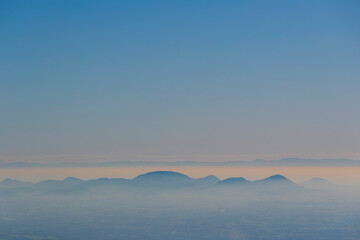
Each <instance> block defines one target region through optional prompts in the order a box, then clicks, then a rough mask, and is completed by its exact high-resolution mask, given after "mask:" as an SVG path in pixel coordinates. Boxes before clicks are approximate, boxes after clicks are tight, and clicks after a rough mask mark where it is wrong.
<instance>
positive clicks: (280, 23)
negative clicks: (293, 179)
mask: <svg viewBox="0 0 360 240" xmlns="http://www.w3.org/2000/svg"><path fill="white" fill-rule="evenodd" d="M359 43H360V2H359V1H351V0H349V1H325V0H323V1H317V0H314V1H106V0H105V1H1V3H0V52H1V54H0V74H1V76H0V78H1V79H0V81H1V82H0V83H1V85H0V111H1V113H2V114H1V121H0V123H1V124H0V132H1V134H0V158H1V159H3V160H6V161H15V160H17V161H19V160H22V161H30V160H36V161H42V162H47V161H85V160H89V161H103V160H137V159H141V160H149V159H150V160H154V159H161V160H169V161H173V160H211V161H213V160H219V161H221V160H235V159H249V160H250V159H254V158H264V159H274V158H280V157H286V156H300V157H316V158H322V157H336V158H337V157H349V158H358V159H360V147H359V146H360V128H359V122H360V111H359V107H358V106H359V103H360V95H359V92H360V67H359V63H360V44H359Z"/></svg>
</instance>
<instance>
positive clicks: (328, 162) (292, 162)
mask: <svg viewBox="0 0 360 240" xmlns="http://www.w3.org/2000/svg"><path fill="white" fill-rule="evenodd" d="M133 166H150V167H157V166H244V167H247V166H255V167H256V166H259V167H261V166H274V167H277V166H310V167H311V166H314V167H315V166H359V167H360V160H350V159H303V158H283V159H280V160H262V159H255V160H252V161H224V162H220V161H219V162H201V161H175V162H166V161H109V162H82V163H76V162H69V163H32V162H4V161H2V162H0V168H41V167H52V168H67V167H71V168H81V167H94V168H96V167H133Z"/></svg>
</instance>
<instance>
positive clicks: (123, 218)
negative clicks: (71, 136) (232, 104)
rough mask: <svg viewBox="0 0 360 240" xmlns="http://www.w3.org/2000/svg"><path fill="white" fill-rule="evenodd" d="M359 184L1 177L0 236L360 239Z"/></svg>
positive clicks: (12, 239)
mask: <svg viewBox="0 0 360 240" xmlns="http://www.w3.org/2000/svg"><path fill="white" fill-rule="evenodd" d="M359 222H360V194H359V191H357V188H353V187H347V186H346V185H341V184H336V183H332V182H330V181H327V180H325V179H322V178H314V179H311V180H309V181H306V182H303V183H301V184H299V183H295V182H293V181H292V180H291V179H288V178H287V177H286V176H282V175H273V176H267V177H266V178H263V179H257V180H253V181H250V180H247V179H245V178H242V177H232V178H226V179H223V180H221V179H219V178H217V177H216V176H214V175H209V176H207V177H203V178H191V177H188V176H187V175H184V174H181V173H177V172H171V171H158V172H150V173H146V174H142V175H139V176H137V177H135V178H131V179H125V178H100V179H93V180H81V179H78V178H73V177H68V178H65V179H64V180H44V181H40V182H37V183H29V182H21V181H17V180H14V179H6V180H4V181H2V182H1V183H0V239H6V240H20V239H22V240H24V239H33V240H35V239H37V240H46V239H65V240H66V239H69V240H70V239H71V240H76V239H90V240H91V239H94V240H95V239H109V240H112V239H114V240H115V239H157V240H158V239H179V240H180V239H181V240H182V239H214V240H215V239H244V240H248V239H249V240H250V239H269V240H270V239H272V240H273V239H291V240H293V239H304V240H305V239H306V240H308V239H327V240H329V239H330V240H331V239H334V240H335V239H336V240H338V239H342V240H344V239H345V240H346V239H360V226H359Z"/></svg>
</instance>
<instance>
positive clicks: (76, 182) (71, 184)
mask: <svg viewBox="0 0 360 240" xmlns="http://www.w3.org/2000/svg"><path fill="white" fill-rule="evenodd" d="M11 185H13V188H12V187H11ZM9 186H10V187H9ZM1 189H6V190H9V189H10V190H12V189H14V190H16V189H20V191H23V192H35V193H45V194H59V193H60V194H63V193H66V194H69V193H82V192H84V191H85V192H86V191H95V192H104V191H110V192H112V193H115V192H122V191H139V192H149V191H150V192H157V191H162V190H177V189H208V190H211V189H225V190H226V189H233V190H246V191H248V190H256V191H258V190H261V191H264V190H265V191H268V192H271V191H272V192H277V191H279V190H281V191H285V192H291V191H294V190H300V189H303V187H301V186H299V185H297V184H296V183H294V182H292V181H291V180H289V179H288V178H286V177H284V176H282V175H279V174H277V175H273V176H270V177H267V178H264V179H259V180H255V181H249V180H247V179H245V178H242V177H230V178H227V179H224V180H220V179H219V178H217V177H216V176H214V175H209V176H207V177H203V178H191V177H189V176H187V175H185V174H182V173H178V172H172V171H155V172H148V173H144V174H141V175H139V176H137V177H135V178H133V179H124V178H99V179H91V180H81V179H78V178H74V177H67V178H65V179H63V180H44V181H40V182H37V183H34V184H32V183H23V182H21V181H18V180H13V179H6V180H4V181H2V182H0V190H1Z"/></svg>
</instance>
